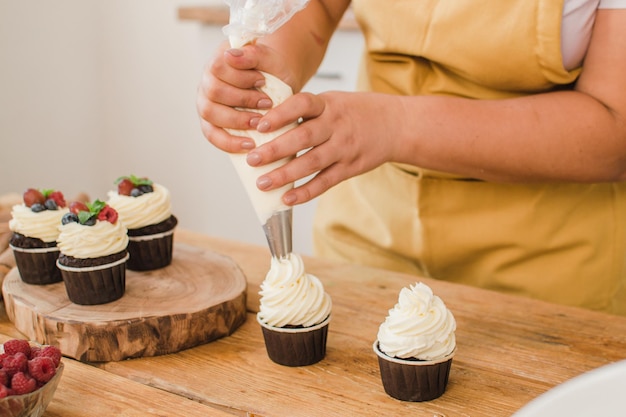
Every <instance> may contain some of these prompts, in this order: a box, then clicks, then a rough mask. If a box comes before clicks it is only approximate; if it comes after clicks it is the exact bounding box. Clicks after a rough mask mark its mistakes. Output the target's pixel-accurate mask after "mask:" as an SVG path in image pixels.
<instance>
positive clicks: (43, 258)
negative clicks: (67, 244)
mask: <svg viewBox="0 0 626 417" xmlns="http://www.w3.org/2000/svg"><path fill="white" fill-rule="evenodd" d="M22 197H23V200H24V202H23V203H22V204H18V205H15V206H13V207H12V210H11V217H12V219H11V220H10V221H9V229H10V230H11V231H12V232H13V235H12V236H11V240H10V242H9V246H10V247H11V249H12V250H13V254H14V255H15V263H16V265H17V269H18V271H19V273H20V277H21V278H22V281H24V282H26V283H28V284H36V285H45V284H52V283H55V282H60V281H61V279H62V278H61V272H60V271H59V269H58V268H57V266H56V261H57V258H58V257H59V248H58V247H57V242H56V240H57V237H58V236H59V230H58V226H59V224H60V223H61V218H62V217H63V216H64V215H65V213H67V212H68V209H67V207H66V202H65V198H64V197H63V193H61V192H60V191H55V190H37V189H34V188H29V189H28V190H26V191H25V192H24V194H23V196H22Z"/></svg>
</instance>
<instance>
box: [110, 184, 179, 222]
mask: <svg viewBox="0 0 626 417" xmlns="http://www.w3.org/2000/svg"><path fill="white" fill-rule="evenodd" d="M152 188H153V191H152V192H151V193H145V194H142V195H140V196H139V197H131V196H128V195H120V194H118V193H117V191H109V192H108V196H109V200H108V201H107V204H108V205H110V206H111V207H113V208H114V209H115V210H116V211H117V213H118V214H119V218H120V219H121V220H122V223H124V226H126V228H128V229H139V228H141V227H145V226H150V225H153V224H157V223H161V222H162V221H164V220H167V219H169V217H170V216H171V215H172V203H171V197H170V192H169V190H168V189H167V188H165V187H164V186H162V185H160V184H156V183H153V184H152Z"/></svg>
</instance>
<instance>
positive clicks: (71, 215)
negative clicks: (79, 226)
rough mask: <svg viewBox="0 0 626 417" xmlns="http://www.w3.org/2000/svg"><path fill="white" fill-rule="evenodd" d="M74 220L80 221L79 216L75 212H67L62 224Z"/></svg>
mask: <svg viewBox="0 0 626 417" xmlns="http://www.w3.org/2000/svg"><path fill="white" fill-rule="evenodd" d="M72 222H76V223H78V216H77V215H76V214H75V213H65V215H64V216H63V218H61V224H68V223H72Z"/></svg>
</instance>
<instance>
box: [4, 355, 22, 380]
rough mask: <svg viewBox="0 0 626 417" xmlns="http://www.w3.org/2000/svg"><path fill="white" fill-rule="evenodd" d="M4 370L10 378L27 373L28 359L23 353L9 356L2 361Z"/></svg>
mask: <svg viewBox="0 0 626 417" xmlns="http://www.w3.org/2000/svg"><path fill="white" fill-rule="evenodd" d="M2 369H4V372H6V373H7V375H8V376H9V377H12V376H13V375H15V374H16V373H18V372H24V371H27V370H28V358H27V357H26V355H24V354H23V353H22V352H17V353H16V354H15V355H10V356H7V357H6V358H4V359H3V360H2Z"/></svg>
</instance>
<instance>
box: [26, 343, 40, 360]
mask: <svg viewBox="0 0 626 417" xmlns="http://www.w3.org/2000/svg"><path fill="white" fill-rule="evenodd" d="M40 351H41V348H40V347H39V346H31V347H30V356H29V357H28V359H33V358H36V357H37V356H39V352H40Z"/></svg>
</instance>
